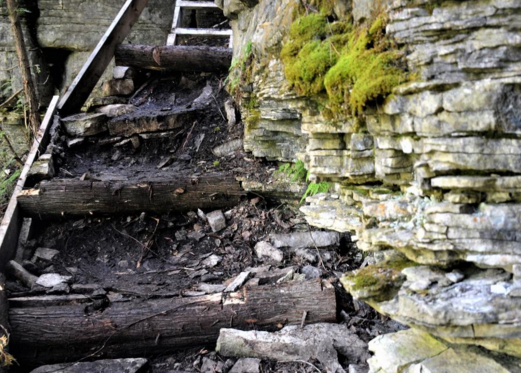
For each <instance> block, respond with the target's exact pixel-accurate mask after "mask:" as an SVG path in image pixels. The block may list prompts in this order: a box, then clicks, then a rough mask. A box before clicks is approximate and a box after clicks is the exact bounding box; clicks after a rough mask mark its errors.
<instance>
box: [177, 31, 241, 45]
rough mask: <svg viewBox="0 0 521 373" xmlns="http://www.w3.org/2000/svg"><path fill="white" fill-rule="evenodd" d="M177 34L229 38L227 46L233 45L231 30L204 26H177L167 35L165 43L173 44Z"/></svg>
mask: <svg viewBox="0 0 521 373" xmlns="http://www.w3.org/2000/svg"><path fill="white" fill-rule="evenodd" d="M177 35H190V36H208V37H216V38H230V43H229V47H230V48H231V47H232V46H233V42H232V37H233V31H232V30H231V29H229V30H216V29H211V28H210V29H206V28H204V29H203V28H177V29H176V30H175V32H174V33H172V34H170V35H168V42H167V45H169V46H172V45H175V40H176V37H177Z"/></svg>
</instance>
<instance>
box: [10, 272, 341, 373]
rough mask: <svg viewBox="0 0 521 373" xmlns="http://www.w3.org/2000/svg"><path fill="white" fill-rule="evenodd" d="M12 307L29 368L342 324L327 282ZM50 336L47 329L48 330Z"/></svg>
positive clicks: (15, 342)
mask: <svg viewBox="0 0 521 373" xmlns="http://www.w3.org/2000/svg"><path fill="white" fill-rule="evenodd" d="M85 310H86V305H85V304H84V303H83V304H69V305H64V306H48V307H29V308H15V307H11V309H10V310H9V320H10V323H11V328H12V337H11V338H12V352H13V354H14V356H16V357H17V359H18V361H19V362H20V363H21V364H24V366H23V367H22V368H24V367H26V366H27V364H29V365H31V364H35V363H38V364H49V363H54V362H71V361H76V360H79V359H82V358H85V357H87V356H89V358H91V359H95V358H99V356H103V358H113V357H114V358H123V357H146V356H150V355H157V354H161V353H165V352H171V351H173V350H176V349H187V348H191V347H202V346H209V345H212V344H215V342H216V341H217V338H218V337H219V331H220V330H221V328H238V329H255V330H269V331H274V330H278V329H280V328H281V327H282V326H283V325H300V323H301V322H302V315H303V314H304V313H305V312H307V316H306V317H307V318H306V320H307V322H308V323H317V322H334V321H336V300H335V290H334V288H332V287H330V288H323V287H322V284H321V283H320V281H305V282H290V283H286V284H282V285H276V286H259V287H252V288H243V289H242V290H241V291H239V292H236V293H228V294H222V293H218V294H211V295H205V296H199V297H192V298H190V297H187V298H183V297H176V298H170V299H155V300H148V301H143V300H141V301H140V300H135V301H130V302H116V303H111V304H109V305H108V307H107V308H105V309H102V310H98V311H96V312H92V313H90V314H89V313H86V312H85ZM42 331H45V332H42Z"/></svg>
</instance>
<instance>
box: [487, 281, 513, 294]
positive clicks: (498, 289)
mask: <svg viewBox="0 0 521 373" xmlns="http://www.w3.org/2000/svg"><path fill="white" fill-rule="evenodd" d="M490 292H491V293H492V294H501V295H505V294H507V293H508V292H509V284H508V283H506V282H498V283H497V284H494V285H491V286H490Z"/></svg>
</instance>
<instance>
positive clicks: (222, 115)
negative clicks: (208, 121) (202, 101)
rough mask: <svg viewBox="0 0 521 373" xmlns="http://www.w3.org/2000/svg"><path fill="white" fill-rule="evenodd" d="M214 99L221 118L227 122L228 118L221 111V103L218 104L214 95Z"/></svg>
mask: <svg viewBox="0 0 521 373" xmlns="http://www.w3.org/2000/svg"><path fill="white" fill-rule="evenodd" d="M212 98H213V100H214V101H215V105H216V106H217V110H219V113H220V114H221V117H223V119H224V120H226V117H225V116H224V114H223V112H222V111H221V108H220V107H219V102H217V99H216V98H215V96H214V95H212Z"/></svg>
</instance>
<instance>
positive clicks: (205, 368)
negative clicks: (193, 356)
mask: <svg viewBox="0 0 521 373" xmlns="http://www.w3.org/2000/svg"><path fill="white" fill-rule="evenodd" d="M222 367H223V362H222V361H214V360H212V359H208V358H207V357H203V364H202V365H201V372H202V373H206V372H210V373H220V372H222Z"/></svg>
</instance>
